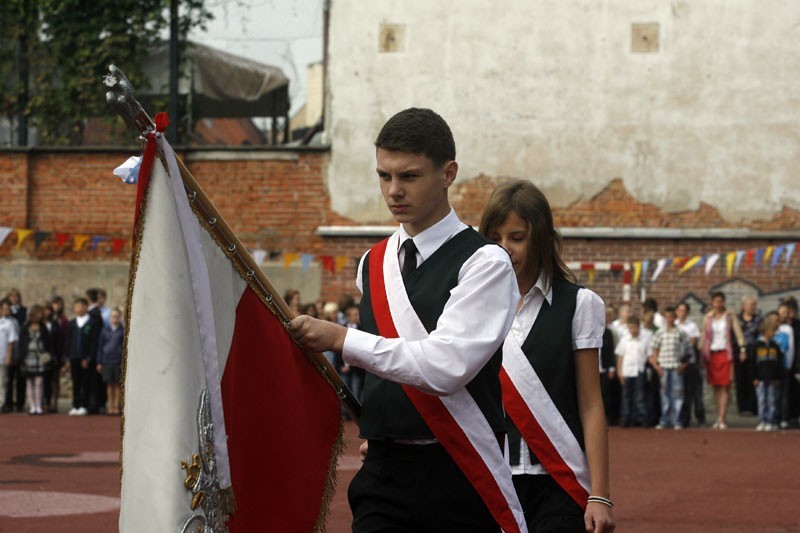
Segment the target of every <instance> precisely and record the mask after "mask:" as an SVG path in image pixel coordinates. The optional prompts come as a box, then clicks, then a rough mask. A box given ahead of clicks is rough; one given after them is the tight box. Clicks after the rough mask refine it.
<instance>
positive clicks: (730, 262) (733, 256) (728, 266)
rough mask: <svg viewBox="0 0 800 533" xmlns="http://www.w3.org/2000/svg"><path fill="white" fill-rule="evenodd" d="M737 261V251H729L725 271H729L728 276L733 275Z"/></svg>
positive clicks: (726, 256)
mask: <svg viewBox="0 0 800 533" xmlns="http://www.w3.org/2000/svg"><path fill="white" fill-rule="evenodd" d="M734 262H736V252H728V254H727V255H725V271H726V272H727V273H728V276H729V277H730V276H732V275H733V263H734Z"/></svg>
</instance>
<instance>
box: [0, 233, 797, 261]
mask: <svg viewBox="0 0 800 533" xmlns="http://www.w3.org/2000/svg"><path fill="white" fill-rule="evenodd" d="M2 242H3V241H2V239H0V243H2ZM796 247H797V243H796V242H790V243H789V244H787V245H786V264H787V265H788V264H789V262H790V261H791V260H792V254H793V253H794V249H795V248H796Z"/></svg>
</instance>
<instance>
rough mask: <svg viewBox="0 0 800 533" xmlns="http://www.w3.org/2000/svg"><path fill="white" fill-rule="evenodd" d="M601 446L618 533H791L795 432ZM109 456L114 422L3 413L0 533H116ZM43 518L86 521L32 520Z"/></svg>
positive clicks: (349, 470) (692, 433) (345, 524)
mask: <svg viewBox="0 0 800 533" xmlns="http://www.w3.org/2000/svg"><path fill="white" fill-rule="evenodd" d="M345 438H346V441H347V443H348V448H347V450H346V452H345V456H344V457H343V459H342V462H341V463H340V472H339V490H338V491H337V494H336V497H335V499H334V502H333V505H332V509H331V516H330V519H329V521H328V530H329V531H330V532H332V533H339V532H343V531H349V523H350V511H349V509H348V507H347V497H346V496H347V485H348V483H349V482H350V479H352V477H353V475H354V474H355V471H356V469H357V467H358V459H357V454H358V443H359V441H358V439H357V436H356V428H355V425H354V424H352V423H347V425H346V435H345ZM610 441H611V475H612V490H613V499H614V501H615V503H616V507H615V509H614V510H615V512H616V516H617V521H618V525H619V527H618V531H634V532H649V531H659V532H661V531H688V532H705V531H741V532H745V531H747V532H752V531H759V532H762V531H763V532H784V531H799V532H800V518H798V510H800V505H798V504H800V467H798V460H799V459H800V431H798V430H790V431H783V432H776V433H756V432H755V431H753V430H752V429H731V430H728V431H726V432H716V431H711V430H709V429H689V430H684V431H672V430H665V431H655V430H643V429H628V430H623V429H619V428H612V430H611V432H610ZM118 452H119V418H114V417H106V416H95V417H83V418H78V417H67V416H65V415H49V416H43V417H31V416H28V415H16V414H14V415H0V532H4V533H5V532H14V533H16V532H28V531H30V532H34V531H36V532H38V531H48V532H50V531H53V532H62V531H63V532H95V531H103V532H105V531H115V530H116V529H117V512H118V511H117V510H116V509H113V510H105V511H101V512H97V509H98V508H100V509H102V508H103V506H106V507H105V509H108V507H107V506H108V503H109V498H118V497H119V467H118V463H117V461H116V458H117V454H118ZM71 494H78V495H79V497H77V498H75V497H72V498H73V499H72V500H70V497H71V496H70V495H71ZM94 496H97V497H100V498H95V497H94ZM48 511H50V512H58V513H63V512H67V511H69V512H76V511H82V512H83V513H84V514H59V515H55V516H32V515H40V514H42V513H46V512H48ZM14 514H25V515H26V516H17V517H13V516H10V515H14Z"/></svg>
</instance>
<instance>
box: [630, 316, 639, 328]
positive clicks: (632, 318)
mask: <svg viewBox="0 0 800 533" xmlns="http://www.w3.org/2000/svg"><path fill="white" fill-rule="evenodd" d="M628 325H629V326H638V325H639V317H636V316H630V317H628Z"/></svg>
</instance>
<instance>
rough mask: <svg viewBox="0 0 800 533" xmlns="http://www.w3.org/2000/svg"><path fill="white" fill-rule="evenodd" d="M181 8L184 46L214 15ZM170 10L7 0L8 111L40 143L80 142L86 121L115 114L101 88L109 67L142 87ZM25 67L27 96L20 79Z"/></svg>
mask: <svg viewBox="0 0 800 533" xmlns="http://www.w3.org/2000/svg"><path fill="white" fill-rule="evenodd" d="M179 2H180V10H179V13H180V20H179V33H180V41H181V42H185V40H186V39H185V37H186V35H187V34H188V32H189V30H190V29H191V28H194V27H200V28H204V25H205V23H206V22H207V21H208V20H209V19H210V18H211V15H210V13H209V12H208V11H207V10H206V9H205V7H204V0H179ZM169 5H170V0H114V1H111V0H2V2H0V6H1V7H0V23H2V25H3V27H4V31H3V32H2V35H0V76H1V77H2V78H0V102H2V106H3V108H2V110H3V113H4V114H5V115H6V116H18V114H19V113H24V115H25V116H26V117H28V118H29V123H30V125H32V126H36V127H37V128H38V132H39V141H40V143H41V144H47V145H64V144H73V145H74V144H78V143H80V142H81V139H82V137H83V127H84V124H85V119H86V118H87V117H97V116H104V115H108V114H109V113H108V108H107V106H106V103H105V97H104V87H103V85H102V83H101V79H102V76H103V75H104V74H106V73H107V72H108V65H109V64H111V63H114V64H116V65H117V66H119V67H120V68H122V69H123V70H124V71H125V73H126V74H127V75H128V77H129V78H130V80H131V82H132V83H133V84H134V86H136V87H139V86H143V83H144V80H143V79H142V73H141V68H140V62H141V59H142V58H143V57H144V56H145V55H146V54H147V53H148V50H149V49H151V47H152V46H153V45H154V44H155V43H156V42H158V41H159V40H163V39H165V38H167V36H168V29H169ZM26 65H27V70H28V72H29V75H28V77H27V79H28V85H29V88H28V91H27V94H28V95H29V96H28V97H27V98H25V88H24V85H25V84H24V83H22V81H20V76H19V72H20V70H22V72H24V71H25V66H26ZM23 78H24V76H23ZM26 100H27V102H26Z"/></svg>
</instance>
